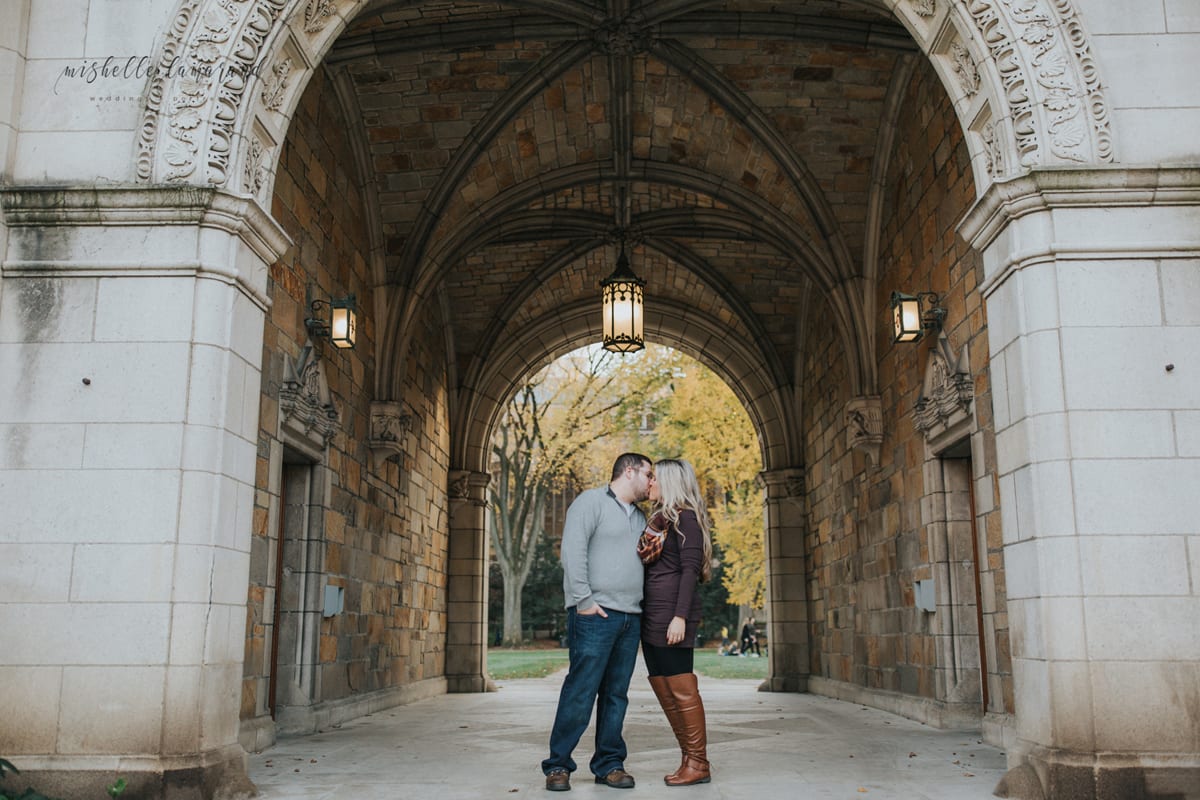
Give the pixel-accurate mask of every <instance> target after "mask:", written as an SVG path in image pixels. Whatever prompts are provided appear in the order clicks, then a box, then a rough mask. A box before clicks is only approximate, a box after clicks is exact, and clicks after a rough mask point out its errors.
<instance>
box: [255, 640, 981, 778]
mask: <svg viewBox="0 0 1200 800" xmlns="http://www.w3.org/2000/svg"><path fill="white" fill-rule="evenodd" d="M640 668H641V665H640V664H639V672H640V674H636V675H635V676H634V682H633V687H632V689H631V693H630V707H629V713H628V716H627V718H626V742H627V743H628V745H629V752H630V757H629V760H628V761H627V762H626V768H627V769H628V770H629V771H630V772H631V773H632V774H633V775H634V776H636V778H637V780H638V785H637V788H636V789H634V790H633V791H631V792H618V790H614V789H609V788H607V787H604V786H597V785H595V784H594V783H593V782H592V776H591V775H590V774H589V773H588V772H587V766H586V764H587V759H588V758H589V757H590V755H591V751H590V744H591V741H592V735H593V734H592V731H591V730H590V729H589V731H588V732H587V733H585V734H584V738H583V740H582V741H581V743H580V747H579V748H578V749H577V750H576V752H575V757H576V761H579V762H581V764H582V767H581V770H580V771H578V772H576V773H575V774H574V776H573V782H572V785H573V788H572V791H571V793H570V794H566V793H561V794H555V795H551V794H550V793H549V792H547V791H546V790H545V788H544V783H543V777H542V774H541V769H540V766H539V762H540V761H541V759H542V758H544V757H545V750H546V742H547V737H548V735H549V730H550V725H551V722H552V720H553V717H554V707H555V701H556V699H557V696H558V688H559V686H560V684H561V682H562V676H563V673H559V674H557V675H553V676H551V677H549V678H545V679H540V680H539V679H534V680H508V681H500V682H499V685H500V691H499V692H496V693H492V694H472V695H466V694H460V695H444V696H441V697H436V698H433V699H430V700H424V701H421V702H418V703H414V704H412V705H408V706H400V707H397V708H393V709H389V710H387V711H383V712H380V713H378V714H375V715H373V716H370V717H364V718H361V719H358V720H354V721H352V722H348V723H346V724H344V725H342V726H341V727H340V728H337V729H332V730H328V731H325V732H322V733H318V734H315V735H312V736H302V737H294V738H288V739H283V740H281V741H280V742H279V743H278V744H277V745H276V746H275V747H273V748H271V749H270V750H267V751H265V752H263V753H259V754H254V755H251V757H250V777H251V779H252V780H253V781H254V782H255V783H256V784H257V785H258V787H259V791H260V797H262V798H264V799H265V800H334V799H335V798H336V800H406V799H407V798H414V799H415V798H429V800H443V799H446V800H449V799H452V798H514V797H515V798H520V797H534V798H549V797H551V796H555V797H567V798H586V797H596V798H598V797H609V798H610V800H617V798H620V797H625V798H629V799H630V800H634V798H644V799H646V800H649V798H656V797H657V798H666V797H669V798H673V800H680V798H681V795H682V796H686V798H688V800H712V799H713V798H731V799H732V798H738V800H749V799H750V798H756V799H757V800H764V799H770V798H780V799H781V800H785V799H786V800H792V799H793V798H803V799H804V800H808V799H809V798H811V799H812V800H818V799H819V800H824V799H825V798H839V799H842V800H855V798H858V800H872V798H873V799H874V800H883V798H889V799H894V800H986V799H987V798H990V797H992V789H993V788H994V787H995V785H996V783H997V781H998V780H999V779H1000V776H1001V775H1003V774H1004V770H1005V758H1004V754H1003V753H1002V752H1001V751H999V750H997V749H996V748H994V747H989V746H987V745H985V744H983V743H982V742H981V737H980V736H979V735H978V733H977V732H976V733H970V732H961V731H957V732H950V731H939V730H936V729H933V728H929V727H927V726H925V725H921V724H919V723H916V722H912V721H911V720H907V719H904V718H903V717H897V716H893V715H891V714H888V713H886V712H882V711H876V710H874V709H868V708H865V707H863V706H860V705H856V704H854V703H844V702H840V701H837V700H830V699H828V698H824V697H818V696H816V695H807V694H766V693H760V692H757V691H756V687H757V685H758V682H757V681H747V680H710V679H706V678H701V685H700V688H701V693H702V694H703V696H704V699H705V702H706V705H707V709H708V722H709V758H710V760H711V761H712V762H713V782H712V783H711V784H708V785H702V786H695V787H691V788H687V789H683V788H674V787H667V786H665V785H663V782H662V776H663V775H664V774H666V773H667V772H670V771H671V770H673V769H674V768H675V767H676V766H677V765H678V760H679V759H678V750H677V748H676V746H675V741H674V738H673V737H672V735H671V731H670V728H668V727H667V724H666V720H665V719H664V718H663V717H662V712H661V711H660V710H659V708H658V704H657V702H656V700H655V698H654V694H653V693H652V692H651V691H650V688H649V685H648V684H647V683H646V680H645V673H644V672H641V669H640Z"/></svg>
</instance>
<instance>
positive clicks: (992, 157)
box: [980, 122, 1004, 178]
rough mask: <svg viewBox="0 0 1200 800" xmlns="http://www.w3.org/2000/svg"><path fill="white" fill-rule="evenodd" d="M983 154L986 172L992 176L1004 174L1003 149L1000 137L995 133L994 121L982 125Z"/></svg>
mask: <svg viewBox="0 0 1200 800" xmlns="http://www.w3.org/2000/svg"><path fill="white" fill-rule="evenodd" d="M980 135H981V136H982V137H983V155H984V158H986V159H987V170H988V174H989V175H991V176H992V177H993V178H999V177H1001V176H1003V175H1004V149H1003V148H1002V147H1001V145H1000V137H998V136H997V135H996V125H995V123H992V122H989V123H988V124H986V125H984V126H983V132H982V133H981V134H980Z"/></svg>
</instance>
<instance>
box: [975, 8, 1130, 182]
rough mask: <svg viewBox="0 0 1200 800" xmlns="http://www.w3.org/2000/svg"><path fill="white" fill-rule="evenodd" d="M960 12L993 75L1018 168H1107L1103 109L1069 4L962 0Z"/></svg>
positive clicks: (1094, 74)
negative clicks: (1062, 164) (1051, 163)
mask: <svg viewBox="0 0 1200 800" xmlns="http://www.w3.org/2000/svg"><path fill="white" fill-rule="evenodd" d="M965 5H966V7H967V11H968V12H969V14H970V16H971V18H972V19H973V20H974V22H975V25H976V27H977V28H978V29H979V32H980V34H981V36H982V37H983V41H984V42H985V43H986V44H987V46H988V49H989V51H990V52H991V55H992V58H993V60H994V61H995V64H996V68H997V71H998V72H999V74H1000V79H1001V84H1002V89H1003V94H1004V97H1005V100H1006V101H1007V102H1008V106H1009V112H1010V116H1011V118H1012V121H1013V132H1014V135H1015V136H1016V144H1017V153H1018V156H1019V160H1020V163H1021V165H1022V166H1026V167H1030V166H1035V165H1037V164H1043V163H1048V157H1053V158H1057V159H1062V160H1066V161H1073V162H1079V163H1085V162H1089V161H1092V160H1098V161H1111V160H1112V136H1111V133H1110V131H1109V121H1108V108H1107V103H1106V101H1105V100H1104V95H1103V92H1102V90H1101V87H1100V80H1099V76H1098V74H1097V70H1096V66H1095V61H1094V60H1093V58H1092V56H1091V48H1090V46H1089V44H1088V41H1087V37H1086V35H1085V34H1084V31H1083V27H1082V26H1081V25H1080V23H1079V21H1078V17H1077V15H1076V12H1075V10H1074V7H1073V5H1072V3H1071V0H965ZM1064 32H1065V33H1066V36H1065V37H1064V36H1063V33H1064ZM1039 109H1040V111H1041V113H1042V120H1041V121H1039V119H1038V115H1037V112H1038V110H1039ZM1089 121H1090V125H1091V131H1090V132H1089V130H1088V125H1089ZM1043 124H1044V130H1039V126H1040V125H1043ZM1089 133H1090V135H1089ZM1045 146H1048V148H1049V154H1047V153H1045V152H1043V147H1045Z"/></svg>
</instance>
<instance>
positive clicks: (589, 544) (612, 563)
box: [562, 486, 646, 614]
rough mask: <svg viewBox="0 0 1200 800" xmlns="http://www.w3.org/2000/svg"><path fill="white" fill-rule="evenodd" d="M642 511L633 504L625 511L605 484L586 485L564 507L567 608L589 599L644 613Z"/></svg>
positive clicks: (586, 606) (588, 604)
mask: <svg viewBox="0 0 1200 800" xmlns="http://www.w3.org/2000/svg"><path fill="white" fill-rule="evenodd" d="M645 527H646V515H645V514H643V513H642V512H641V510H639V509H638V508H637V507H636V506H635V507H634V509H633V513H632V514H629V515H628V516H626V514H625V509H624V507H623V506H622V505H621V503H620V502H619V501H618V500H617V498H616V495H614V494H613V493H612V491H611V490H610V489H609V488H608V487H607V486H605V487H601V488H597V489H588V490H587V491H585V492H583V493H582V494H580V495H579V496H578V497H576V498H575V500H574V501H573V502H572V503H571V505H570V507H569V508H568V509H567V519H566V521H565V522H564V523H563V536H562V566H563V594H564V595H565V600H566V603H565V604H566V607H567V608H571V607H572V606H577V607H578V608H579V609H580V610H584V611H586V610H587V609H589V608H591V607H592V605H593V604H598V605H599V606H600V607H601V608H604V609H606V610H608V609H611V610H614V611H624V612H625V613H628V614H640V613H641V612H642V562H641V560H640V559H639V558H638V555H637V540H638V537H639V536H641V534H642V530H644V529H645Z"/></svg>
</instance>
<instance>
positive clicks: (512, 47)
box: [327, 0, 915, 385]
mask: <svg viewBox="0 0 1200 800" xmlns="http://www.w3.org/2000/svg"><path fill="white" fill-rule="evenodd" d="M907 52H915V46H914V45H913V43H912V41H911V39H910V38H909V37H908V35H907V34H906V33H905V31H904V30H903V29H902V28H901V27H900V26H899V25H897V24H896V23H895V22H894V21H893V20H892V19H891V18H890V17H889V16H888V15H886V14H885V13H883V12H876V11H874V10H873V9H872V6H871V5H870V4H851V3H843V2H834V1H833V0H795V1H794V2H788V3H763V2H737V1H736V0H735V1H734V2H726V3H713V2H707V3H705V2H694V0H653V1H652V2H646V3H641V4H633V5H630V4H629V3H627V2H624V1H623V0H615V1H614V2H609V3H607V4H603V3H601V4H591V3H587V2H579V1H578V0H522V2H512V3H505V4H491V3H455V2H432V3H419V2H414V3H407V2H401V3H382V4H378V5H374V6H371V7H369V8H368V10H367V11H365V12H364V13H363V14H361V15H360V16H359V17H358V18H357V19H356V20H355V21H354V22H353V24H352V25H351V26H350V27H349V28H348V29H347V30H346V31H345V33H344V34H343V35H342V36H341V38H340V39H339V40H338V42H337V44H336V45H335V47H334V49H333V51H332V52H331V53H330V54H329V56H328V59H327V63H328V65H329V68H330V69H331V70H333V71H334V72H335V73H338V72H341V73H343V81H344V83H345V82H347V81H348V84H349V85H350V86H352V87H353V94H354V99H355V103H356V105H357V109H356V111H355V113H357V114H359V115H360V123H361V126H362V133H361V136H362V138H363V140H364V141H365V143H366V148H367V149H368V152H369V159H370V162H371V167H372V168H373V170H374V175H373V177H372V179H371V181H369V182H370V183H371V184H373V189H374V191H375V192H376V194H377V201H378V213H379V216H380V224H379V226H378V229H379V230H380V233H381V238H382V246H383V249H384V252H385V262H386V269H387V274H388V280H389V282H390V283H391V284H393V285H394V286H396V287H398V288H399V289H400V290H401V292H400V294H402V295H403V297H405V298H406V300H405V302H406V303H407V304H408V307H409V309H410V312H408V313H410V314H411V313H416V310H417V309H419V307H420V305H421V304H423V303H427V302H430V301H432V300H433V299H434V298H435V297H436V298H439V299H440V300H441V301H442V303H443V307H444V308H446V309H448V310H449V315H450V321H449V322H450V325H449V328H450V333H451V337H452V340H453V341H452V346H453V348H454V350H455V355H456V362H457V370H458V372H459V374H460V375H462V374H465V373H467V372H468V371H470V369H471V368H472V364H473V363H475V364H476V366H477V361H478V359H480V358H482V357H484V354H485V353H486V352H487V349H488V347H489V346H490V345H491V344H492V343H493V342H495V341H496V340H497V339H499V338H500V337H501V336H502V335H503V334H504V333H506V332H508V331H510V330H512V329H514V328H516V327H524V326H527V325H528V324H529V323H530V322H531V321H535V320H537V319H538V318H539V317H540V316H541V315H543V314H545V313H548V312H549V311H550V310H552V309H554V308H557V307H562V306H564V305H570V304H572V303H575V302H596V304H597V306H598V284H599V281H600V280H601V279H602V278H603V277H605V276H606V275H607V274H608V273H609V272H611V271H612V269H613V265H614V263H615V259H616V255H617V250H618V247H619V244H620V243H621V242H622V241H624V242H626V244H627V247H628V249H629V252H630V254H631V261H632V266H633V268H634V270H635V271H636V272H637V273H638V274H639V275H640V276H641V277H643V278H644V279H645V280H646V282H647V287H646V295H647V301H646V302H647V310H648V312H652V311H653V308H654V305H655V302H656V298H671V300H672V301H674V302H680V301H682V302H685V303H686V304H687V305H688V306H689V307H691V308H694V309H696V311H697V313H703V314H706V315H709V316H710V317H711V318H713V319H717V320H719V321H720V322H721V323H722V324H723V325H724V326H725V328H726V329H727V330H728V332H729V335H730V336H731V337H736V338H737V339H740V340H743V341H744V343H745V344H746V345H747V346H750V347H753V348H754V349H756V351H758V352H760V353H761V354H762V363H763V364H764V365H766V366H767V368H768V370H769V371H770V372H772V373H773V374H774V376H775V380H777V381H778V382H779V384H780V385H790V384H792V383H793V382H794V381H795V379H796V376H795V375H794V374H792V370H793V369H794V361H795V359H794V354H795V353H796V352H797V351H798V350H799V349H800V348H799V344H800V343H799V342H798V341H797V336H798V330H797V328H798V325H797V319H798V317H799V316H800V313H801V309H802V306H803V305H804V304H806V303H812V302H816V303H817V306H816V307H817V308H818V309H820V308H821V307H822V306H821V305H820V304H819V301H820V299H821V298H828V296H829V293H830V292H831V291H833V290H835V289H836V288H837V287H839V286H842V285H844V284H846V283H847V282H851V281H854V280H855V279H856V278H858V277H860V276H861V275H862V274H863V266H862V260H863V254H864V253H863V251H864V240H865V234H866V227H867V220H868V214H867V205H868V194H869V191H870V188H871V187H870V176H871V170H872V162H873V159H875V158H876V155H877V154H876V147H877V136H878V131H879V129H880V127H881V116H882V114H883V113H884V105H885V103H884V101H885V97H886V95H887V90H888V85H889V81H890V80H891V76H892V73H893V70H894V69H895V68H896V66H897V60H898V59H900V58H902V57H903V56H904V54H905V53H907ZM597 313H598V308H597ZM818 313H819V310H818ZM403 316H404V315H403V314H398V315H397V319H398V320H399V322H398V323H397V324H398V325H400V326H403V325H404V321H403Z"/></svg>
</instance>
